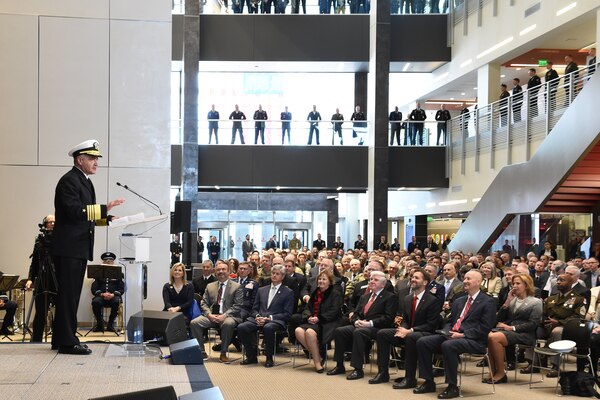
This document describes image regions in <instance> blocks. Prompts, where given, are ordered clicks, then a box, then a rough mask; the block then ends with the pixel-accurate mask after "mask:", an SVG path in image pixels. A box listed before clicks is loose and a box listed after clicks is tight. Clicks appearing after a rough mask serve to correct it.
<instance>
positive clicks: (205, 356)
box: [202, 350, 208, 361]
mask: <svg viewBox="0 0 600 400" xmlns="http://www.w3.org/2000/svg"><path fill="white" fill-rule="evenodd" d="M202 359H203V360H204V361H206V360H208V354H206V352H205V351H204V350H202Z"/></svg>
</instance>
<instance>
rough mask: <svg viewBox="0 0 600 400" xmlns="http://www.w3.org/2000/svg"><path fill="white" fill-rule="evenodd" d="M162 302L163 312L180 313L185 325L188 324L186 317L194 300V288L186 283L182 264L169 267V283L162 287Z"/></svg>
mask: <svg viewBox="0 0 600 400" xmlns="http://www.w3.org/2000/svg"><path fill="white" fill-rule="evenodd" d="M163 301H164V303H165V307H164V308H163V311H169V312H182V313H183V315H184V317H185V319H186V323H187V324H189V318H188V315H189V313H190V309H191V308H192V305H193V302H194V301H196V300H195V299H194V286H193V285H192V284H191V283H187V280H186V277H185V266H184V265H183V263H177V264H174V265H173V266H172V267H171V272H170V277H169V282H168V283H165V285H164V286H163Z"/></svg>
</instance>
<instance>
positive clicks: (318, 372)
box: [315, 367, 325, 374]
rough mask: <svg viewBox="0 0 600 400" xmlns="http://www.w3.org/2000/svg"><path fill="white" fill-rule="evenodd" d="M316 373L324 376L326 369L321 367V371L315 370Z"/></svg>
mask: <svg viewBox="0 0 600 400" xmlns="http://www.w3.org/2000/svg"><path fill="white" fill-rule="evenodd" d="M315 372H316V373H317V374H322V373H323V372H325V368H323V367H321V368H320V369H315Z"/></svg>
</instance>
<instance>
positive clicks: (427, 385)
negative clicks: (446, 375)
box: [413, 381, 435, 394]
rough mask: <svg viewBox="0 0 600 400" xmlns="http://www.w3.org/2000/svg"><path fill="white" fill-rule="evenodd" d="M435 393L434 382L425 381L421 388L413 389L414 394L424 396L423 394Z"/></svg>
mask: <svg viewBox="0 0 600 400" xmlns="http://www.w3.org/2000/svg"><path fill="white" fill-rule="evenodd" d="M434 392H435V382H434V381H425V382H423V384H422V385H421V386H418V387H417V388H415V389H413V393H414V394H423V393H434Z"/></svg>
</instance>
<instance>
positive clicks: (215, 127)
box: [206, 104, 219, 144]
mask: <svg viewBox="0 0 600 400" xmlns="http://www.w3.org/2000/svg"><path fill="white" fill-rule="evenodd" d="M206 118H207V119H208V144H210V143H211V140H212V135H213V133H214V134H215V144H219V112H218V111H217V110H215V105H214V104H213V105H212V106H211V108H210V111H209V112H208V116H207V117H206Z"/></svg>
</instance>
